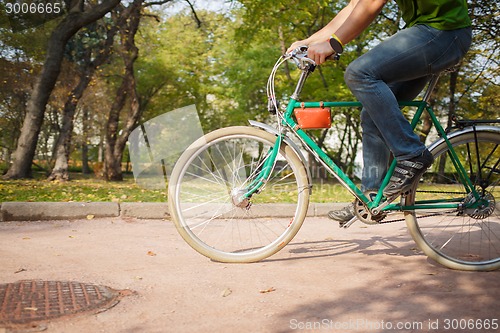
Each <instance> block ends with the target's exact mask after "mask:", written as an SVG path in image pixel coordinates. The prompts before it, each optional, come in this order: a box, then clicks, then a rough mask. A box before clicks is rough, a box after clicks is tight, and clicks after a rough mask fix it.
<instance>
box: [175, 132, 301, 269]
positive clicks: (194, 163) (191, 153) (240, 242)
mask: <svg viewBox="0 0 500 333" xmlns="http://www.w3.org/2000/svg"><path fill="white" fill-rule="evenodd" d="M276 138H277V137H276V136H275V135H273V134H270V133H268V132H266V131H264V130H261V129H257V128H253V127H248V126H236V127H227V128H222V129H219V130H216V131H213V132H211V133H208V134H207V135H205V136H203V137H202V138H200V139H198V140H197V141H195V142H194V143H193V144H192V145H191V146H190V147H189V148H188V149H187V150H186V151H185V152H184V153H183V154H182V155H181V156H180V158H179V160H178V161H177V163H176V165H175V167H174V169H173V171H172V175H171V177H170V179H169V186H168V198H169V200H168V202H169V208H170V214H171V216H172V218H173V221H174V223H175V225H176V227H177V230H178V232H179V233H180V235H181V236H182V238H183V239H184V240H185V241H186V242H187V243H188V244H189V245H190V246H191V247H192V248H193V249H195V250H196V251H198V252H199V253H201V254H203V255H205V256H206V257H208V258H210V259H212V260H214V261H218V262H233V263H242V262H256V261H259V260H262V259H264V258H267V257H269V256H271V255H273V254H275V253H276V252H278V251H279V250H280V249H282V248H283V247H284V246H285V245H286V244H288V242H290V240H292V238H293V237H294V236H295V234H296V233H297V232H298V230H299V229H300V227H301V225H302V223H303V221H304V219H305V216H306V213H307V209H308V206H309V192H310V186H309V180H308V176H307V171H306V169H305V167H304V164H303V163H302V161H301V159H300V158H299V156H298V155H297V153H296V152H295V151H294V150H293V149H292V148H291V147H289V146H287V145H286V144H285V143H284V142H282V143H281V146H280V150H279V154H278V157H277V161H278V162H277V163H279V165H276V166H275V168H274V171H273V173H272V174H271V178H270V179H269V180H268V181H267V182H266V184H265V186H264V187H263V188H262V189H261V193H257V194H254V195H253V196H252V198H251V201H250V202H251V206H248V207H247V206H246V205H243V206H244V207H238V204H237V203H235V201H234V198H235V193H238V191H240V189H242V188H244V186H245V185H246V184H248V183H249V182H251V181H252V177H254V176H255V175H256V174H257V173H256V172H255V171H256V170H258V169H259V167H260V166H261V165H262V160H263V159H264V158H265V152H267V151H268V150H269V149H270V148H271V147H273V146H274V144H275V142H276ZM285 198H287V201H290V202H287V203H285V202H281V200H284V199H285Z"/></svg>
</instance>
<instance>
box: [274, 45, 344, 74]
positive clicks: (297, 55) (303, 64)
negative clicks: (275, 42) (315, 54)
mask: <svg viewBox="0 0 500 333" xmlns="http://www.w3.org/2000/svg"><path fill="white" fill-rule="evenodd" d="M307 49H308V47H307V46H306V45H302V46H299V47H298V48H296V49H295V50H293V51H292V52H290V53H287V54H285V55H284V57H285V58H286V59H290V60H292V61H293V62H294V63H295V64H296V65H297V67H298V68H299V69H301V70H308V69H309V70H311V71H314V68H316V66H317V64H316V62H315V61H314V60H312V59H311V58H308V57H307ZM327 59H328V60H339V59H340V54H338V53H336V52H334V53H333V54H332V55H331V56H329V57H328V58H327Z"/></svg>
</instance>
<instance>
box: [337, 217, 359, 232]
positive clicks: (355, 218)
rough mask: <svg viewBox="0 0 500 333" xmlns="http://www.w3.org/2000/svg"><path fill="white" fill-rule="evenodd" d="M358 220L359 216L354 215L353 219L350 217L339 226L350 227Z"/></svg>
mask: <svg viewBox="0 0 500 333" xmlns="http://www.w3.org/2000/svg"><path fill="white" fill-rule="evenodd" d="M357 220H358V217H357V216H353V218H352V219H350V220H349V221H347V222H345V223H342V224H339V227H340V228H343V229H347V228H349V227H350V226H351V225H353V223H354V222H356V221H357Z"/></svg>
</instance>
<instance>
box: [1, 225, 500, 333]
mask: <svg viewBox="0 0 500 333" xmlns="http://www.w3.org/2000/svg"><path fill="white" fill-rule="evenodd" d="M32 279H40V280H57V281H79V282H85V283H95V284H100V285H105V286H108V287H111V288H114V289H117V290H123V291H128V292H126V293H125V295H127V296H125V297H123V298H122V299H121V301H120V303H119V304H117V305H116V306H115V307H113V308H111V309H109V310H107V311H104V312H101V313H98V314H94V313H86V314H81V315H78V316H73V317H63V318H61V319H57V320H52V321H49V322H45V323H41V324H40V325H39V326H38V327H39V328H40V329H45V330H46V331H47V332H65V333H68V332H85V333H88V332H106V333H109V332H120V333H128V332H130V333H132V332H134V333H135V332H148V333H149V332H278V333H280V332H315V331H324V332H499V331H500V329H499V328H498V325H500V323H499V321H500V311H499V310H498V309H499V308H500V288H499V287H500V272H498V271H497V272H487V273H476V272H461V271H453V270H450V269H447V268H444V267H441V266H439V265H437V264H435V263H434V262H432V261H430V260H429V259H427V257H426V256H425V255H423V254H422V253H421V252H420V251H419V250H418V249H417V248H416V246H415V244H414V243H413V241H412V240H411V237H410V235H409V234H408V232H407V230H406V227H405V224H404V222H402V223H392V224H387V225H378V226H366V225H363V224H362V223H360V222H356V223H355V224H354V225H353V226H351V227H350V228H349V229H339V228H338V226H337V225H335V224H334V223H333V222H331V221H330V220H328V219H327V218H322V217H310V218H307V219H306V221H305V223H304V225H303V227H302V229H301V230H300V231H299V233H298V235H297V236H296V237H295V238H294V240H292V242H291V243H290V244H289V245H287V246H286V247H285V248H284V249H283V250H282V251H280V252H279V253H278V254H276V255H274V256H272V257H271V258H269V259H267V260H264V261H262V262H259V263H254V264H223V263H216V262H212V261H210V260H209V259H207V258H205V257H203V256H201V255H199V254H198V253H196V252H195V251H194V250H192V249H191V248H190V247H189V246H188V245H187V244H186V243H185V242H184V241H183V240H182V239H181V237H180V236H179V235H178V233H177V231H176V230H175V227H174V226H173V224H172V223H171V222H170V221H168V220H158V219H154V220H143V219H135V218H124V217H120V216H118V217H112V218H91V219H80V220H57V221H50V220H49V221H38V222H33V221H30V222H27V221H26V222H23V221H12V222H2V223H0V281H1V282H2V283H10V282H15V281H20V280H32ZM494 323H496V326H495V324H494ZM487 326H488V327H489V328H487V329H486V328H485V327H487ZM460 327H465V329H464V330H461V329H460ZM495 327H496V329H494V328H495ZM0 332H1V333H4V332H9V330H8V329H5V328H3V329H2V328H0Z"/></svg>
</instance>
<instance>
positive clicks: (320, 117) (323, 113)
mask: <svg viewBox="0 0 500 333" xmlns="http://www.w3.org/2000/svg"><path fill="white" fill-rule="evenodd" d="M293 113H294V115H295V118H296V119H297V123H298V124H299V127H300V128H302V129H321V128H330V127H331V126H332V116H331V111H330V108H325V107H324V106H323V102H321V104H320V107H319V108H306V107H304V103H302V105H301V107H300V108H295V109H294V110H293Z"/></svg>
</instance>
